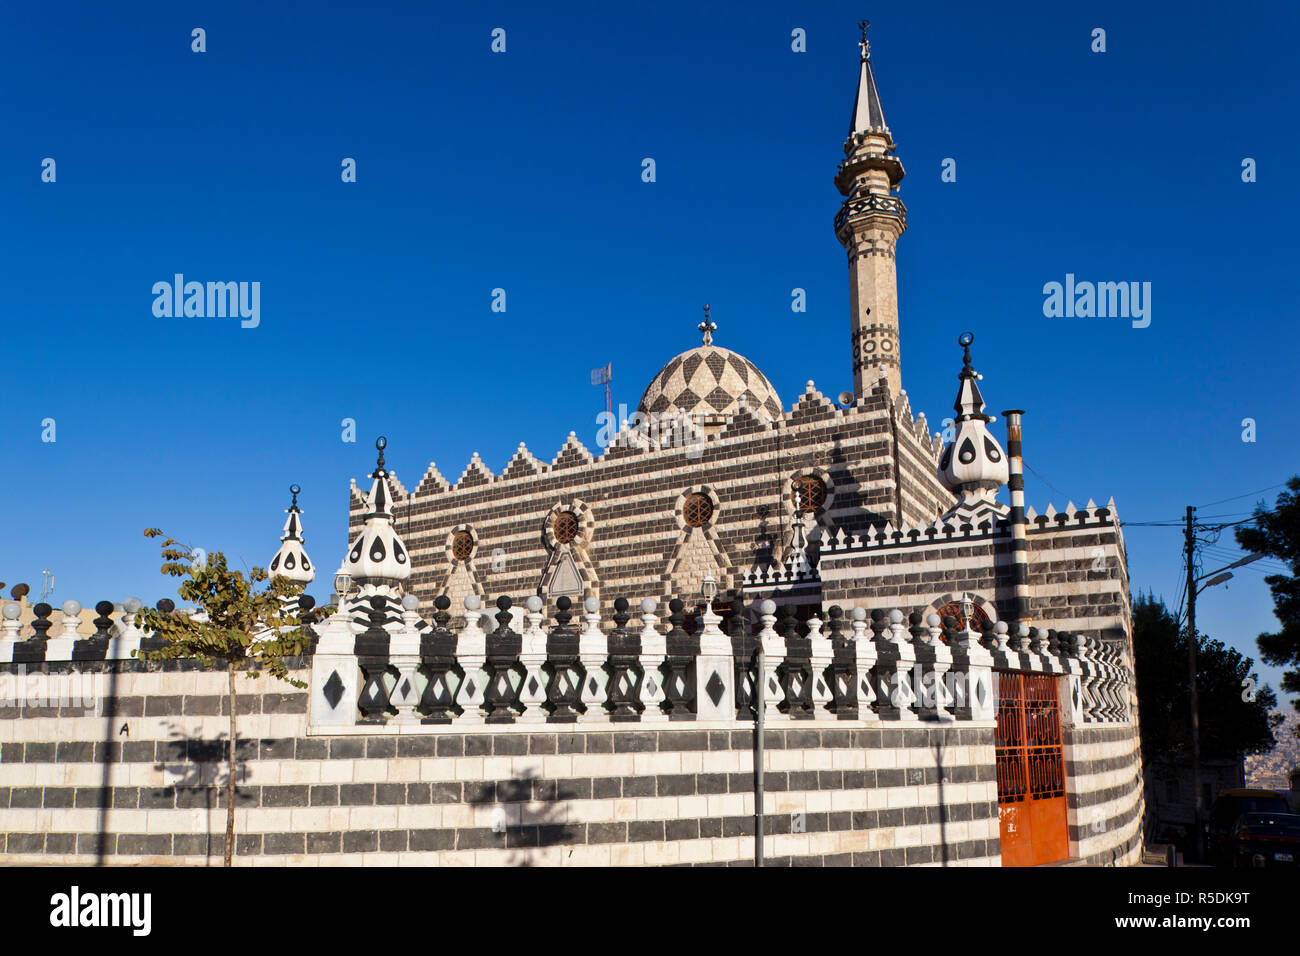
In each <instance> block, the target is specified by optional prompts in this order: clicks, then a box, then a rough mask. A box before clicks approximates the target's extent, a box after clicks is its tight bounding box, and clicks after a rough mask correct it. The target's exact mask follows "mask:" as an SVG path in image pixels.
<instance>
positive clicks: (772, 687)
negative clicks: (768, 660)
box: [767, 677, 781, 695]
mask: <svg viewBox="0 0 1300 956" xmlns="http://www.w3.org/2000/svg"><path fill="white" fill-rule="evenodd" d="M767 691H768V693H769V694H774V695H775V694H779V693H781V685H780V684H779V683H778V682H777V679H776V678H775V677H769V678H768V679H767Z"/></svg>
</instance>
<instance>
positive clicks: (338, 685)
mask: <svg viewBox="0 0 1300 956" xmlns="http://www.w3.org/2000/svg"><path fill="white" fill-rule="evenodd" d="M321 693H323V694H324V695H325V700H326V701H327V702H328V703H329V705H330V710H333V709H334V708H335V707H337V706H338V705H339V701H340V700H342V699H343V680H342V679H341V678H340V677H339V672H338V671H335V672H334V673H332V674H330V677H329V680H327V681H326V682H325V686H324V687H322V688H321Z"/></svg>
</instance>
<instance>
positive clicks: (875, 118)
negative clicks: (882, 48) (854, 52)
mask: <svg viewBox="0 0 1300 956" xmlns="http://www.w3.org/2000/svg"><path fill="white" fill-rule="evenodd" d="M869 26H871V21H869V20H863V21H862V22H861V23H859V24H858V27H859V29H861V30H862V39H861V40H860V41H858V49H859V50H861V54H860V56H861V66H860V69H859V73H858V95H857V96H856V97H854V99H853V121H852V123H851V124H850V126H849V135H850V136H852V135H853V134H854V133H865V132H867V131H868V130H875V131H878V132H884V133H887V132H889V127H888V126H887V125H886V124H885V110H884V107H882V106H881V105H880V92H879V91H878V90H877V89H876V77H875V74H874V73H872V72H871V43H870V42H869V41H868V40H867V28H868V27H869Z"/></svg>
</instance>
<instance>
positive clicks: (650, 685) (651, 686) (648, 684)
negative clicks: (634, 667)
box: [645, 677, 659, 697]
mask: <svg viewBox="0 0 1300 956" xmlns="http://www.w3.org/2000/svg"><path fill="white" fill-rule="evenodd" d="M645 688H646V691H647V693H649V695H650V696H651V697H653V696H654V695H655V694H657V693H659V685H658V684H656V683H655V679H654V678H653V677H647V678H646V679H645Z"/></svg>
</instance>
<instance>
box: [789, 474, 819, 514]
mask: <svg viewBox="0 0 1300 956" xmlns="http://www.w3.org/2000/svg"><path fill="white" fill-rule="evenodd" d="M791 493H792V494H793V496H794V510H795V511H798V512H800V513H801V514H806V513H808V512H812V511H816V510H817V509H818V508H820V507H821V506H822V505H824V504H826V482H824V481H822V480H821V479H820V478H818V477H817V476H816V475H800V476H799V477H798V478H796V479H795V480H794V481H793V482H791Z"/></svg>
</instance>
